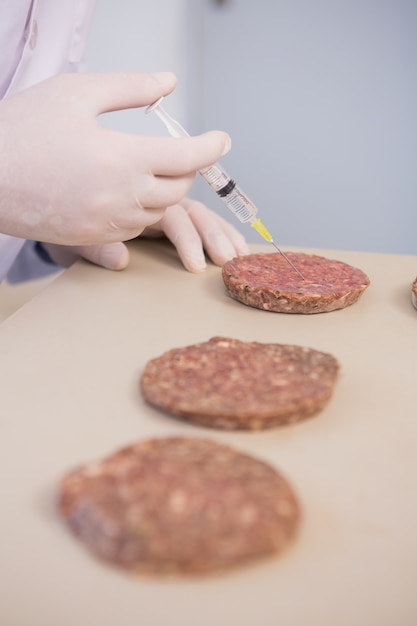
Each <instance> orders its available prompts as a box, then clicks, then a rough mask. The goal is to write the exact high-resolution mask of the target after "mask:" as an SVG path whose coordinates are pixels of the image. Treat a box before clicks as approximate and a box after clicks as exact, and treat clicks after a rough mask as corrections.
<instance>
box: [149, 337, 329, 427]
mask: <svg viewBox="0 0 417 626" xmlns="http://www.w3.org/2000/svg"><path fill="white" fill-rule="evenodd" d="M338 369H339V365H338V362H337V360H336V359H335V358H334V357H333V356H332V355H331V354H327V353H324V352H319V351H317V350H314V349H312V348H303V347H301V346H294V345H283V344H275V343H258V342H255V341H252V342H244V341H239V340H237V339H227V338H223V337H214V338H212V339H210V341H207V342H204V343H198V344H194V345H190V346H186V347H182V348H174V349H172V350H170V351H168V352H166V353H165V354H163V355H162V356H160V357H157V358H155V359H152V360H151V361H149V362H148V364H147V365H146V367H145V370H144V373H143V375H142V378H141V381H140V386H141V391H142V394H143V396H144V398H145V400H146V401H147V402H148V403H149V404H152V405H154V406H156V407H159V408H161V409H163V410H165V411H167V412H168V413H171V414H173V415H177V416H180V417H183V418H185V419H187V420H190V421H192V422H196V423H199V424H202V425H204V426H210V427H212V428H221V429H228V430H233V429H240V430H261V429H265V428H270V427H272V426H277V425H281V424H288V423H292V422H298V421H300V420H303V419H305V418H306V417H309V416H311V415H314V414H315V413H317V412H318V411H320V410H321V409H322V408H323V407H324V405H325V404H326V403H327V401H328V400H329V398H330V396H331V394H332V392H333V388H334V385H335V382H336V379H337V374H338Z"/></svg>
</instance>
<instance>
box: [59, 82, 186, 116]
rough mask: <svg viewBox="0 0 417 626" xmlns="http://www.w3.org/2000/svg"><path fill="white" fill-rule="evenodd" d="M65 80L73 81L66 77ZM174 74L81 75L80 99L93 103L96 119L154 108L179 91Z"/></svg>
mask: <svg viewBox="0 0 417 626" xmlns="http://www.w3.org/2000/svg"><path fill="white" fill-rule="evenodd" d="M64 80H68V81H69V80H71V76H70V75H66V76H65V78H64ZM175 85H176V77H175V74H173V73H171V72H154V73H151V72H106V73H96V74H79V75H77V94H78V97H80V96H81V97H83V98H85V100H84V101H85V102H88V103H90V105H91V112H92V113H93V114H94V115H100V114H101V113H107V112H110V111H118V110H122V109H131V108H134V107H142V106H146V105H149V104H152V103H153V102H155V101H156V100H158V98H160V97H161V96H166V95H167V94H169V93H171V91H172V90H173V89H174V88H175Z"/></svg>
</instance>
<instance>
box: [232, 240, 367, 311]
mask: <svg viewBox="0 0 417 626" xmlns="http://www.w3.org/2000/svg"><path fill="white" fill-rule="evenodd" d="M286 255H287V256H288V258H289V259H290V260H291V262H292V263H294V265H295V266H296V267H297V269H299V270H300V272H301V273H302V274H303V276H304V280H303V279H302V278H300V276H299V275H298V274H297V272H295V271H294V269H293V268H292V267H291V266H290V265H289V264H288V263H287V261H286V260H285V259H284V257H283V256H282V255H281V254H279V253H272V254H248V255H246V256H242V257H236V258H234V259H232V260H231V261H228V262H227V263H225V264H224V265H223V268H222V276H223V281H224V284H225V285H226V288H227V291H228V293H229V294H230V296H231V297H232V298H234V299H235V300H239V302H243V304H247V305H249V306H252V307H255V308H257V309H264V310H266V311H274V312H276V313H324V312H327V311H334V310H335V309H343V308H345V307H347V306H348V305H350V304H353V303H354V302H356V300H357V299H358V298H359V296H360V295H361V294H362V292H363V291H364V290H365V289H366V288H367V287H368V285H369V284H370V281H369V278H368V276H367V275H366V274H364V273H363V272H362V271H361V270H359V269H357V268H355V267H352V266H351V265H348V264H347V263H342V262H341V261H334V260H331V259H326V258H325V257H321V256H317V255H315V254H304V253H299V252H286Z"/></svg>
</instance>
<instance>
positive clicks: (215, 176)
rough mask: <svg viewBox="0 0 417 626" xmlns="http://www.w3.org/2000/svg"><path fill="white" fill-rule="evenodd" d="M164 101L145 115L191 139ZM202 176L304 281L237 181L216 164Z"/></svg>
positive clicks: (149, 108) (179, 135)
mask: <svg viewBox="0 0 417 626" xmlns="http://www.w3.org/2000/svg"><path fill="white" fill-rule="evenodd" d="M163 99H164V97H163V96H162V97H161V98H159V100H157V101H156V102H154V103H153V104H151V105H149V106H148V107H147V108H146V110H145V113H151V112H152V111H153V112H154V113H155V114H156V115H157V116H158V117H159V119H160V120H161V121H162V122H163V123H164V124H165V126H166V128H167V130H168V132H169V134H170V135H171V136H172V137H189V136H190V135H189V133H187V131H186V130H185V128H183V127H182V126H181V124H180V123H179V122H177V121H176V120H174V119H173V118H172V117H171V116H170V115H168V113H167V112H166V111H165V109H163V108H162V106H161V102H162V100H163ZM200 174H201V176H202V177H203V178H204V180H205V181H206V182H207V183H208V184H209V185H210V187H211V188H212V189H214V191H215V192H216V193H217V195H218V196H219V198H221V200H223V202H224V203H225V204H226V206H227V207H228V208H229V209H230V210H231V211H232V213H233V214H234V215H235V216H236V217H237V219H238V220H240V221H241V222H243V223H245V222H249V223H250V225H251V226H252V228H254V229H255V230H256V231H257V232H258V233H259V234H260V235H261V237H263V238H264V239H265V241H268V242H269V243H272V245H273V246H274V248H275V249H276V250H278V252H279V253H280V254H281V255H282V256H283V257H284V259H285V260H286V261H287V263H289V265H291V267H292V268H293V270H294V271H295V272H297V274H299V275H300V276H301V278H302V279H303V280H304V276H303V275H302V273H301V272H300V270H298V269H297V268H296V267H295V265H294V264H293V263H292V261H291V260H290V259H289V258H288V257H287V255H286V254H284V252H283V251H282V250H281V249H280V248H279V247H278V246H277V245H276V243H275V242H274V240H273V239H272V236H271V234H270V233H269V231H268V229H267V228H266V226H265V225H264V224H263V223H262V222H261V220H260V218H259V217H257V213H258V209H257V208H256V206H255V205H254V204H253V202H252V201H251V200H249V198H248V197H247V195H246V194H244V193H243V191H242V190H241V189H240V188H239V187H238V186H237V184H236V183H235V181H234V180H233V179H232V178H231V177H230V176H229V174H227V172H226V171H225V170H224V169H223V167H221V165H220V164H219V163H215V164H214V165H211V166H210V167H206V168H204V169H202V170H200Z"/></svg>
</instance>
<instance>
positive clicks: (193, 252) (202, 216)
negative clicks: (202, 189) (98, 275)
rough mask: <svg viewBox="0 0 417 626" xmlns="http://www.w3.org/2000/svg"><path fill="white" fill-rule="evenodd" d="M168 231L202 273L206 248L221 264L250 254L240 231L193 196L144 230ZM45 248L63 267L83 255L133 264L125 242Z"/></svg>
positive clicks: (115, 266) (114, 264)
mask: <svg viewBox="0 0 417 626" xmlns="http://www.w3.org/2000/svg"><path fill="white" fill-rule="evenodd" d="M164 234H165V235H166V236H167V237H168V239H169V240H170V241H171V242H172V243H173V244H174V246H175V247H176V249H177V252H178V255H179V257H180V259H181V261H182V263H183V265H184V267H185V268H186V269H187V270H189V271H190V272H202V271H204V269H205V268H206V259H205V255H204V250H205V251H206V252H207V254H208V256H209V257H210V258H211V260H212V261H213V263H216V264H217V265H223V264H224V263H226V261H229V260H230V259H232V258H233V257H235V256H237V255H242V254H248V253H249V248H248V245H247V244H246V242H245V239H244V237H243V235H242V234H241V233H240V232H239V231H237V230H236V229H235V228H234V227H233V226H232V225H231V224H229V223H228V222H227V221H226V220H224V219H223V218H222V217H221V216H220V215H217V214H216V213H214V212H213V211H210V210H209V209H208V208H207V207H206V206H205V205H204V204H202V203H201V202H197V201H196V200H191V199H189V198H184V199H183V200H182V201H181V203H179V204H176V205H174V206H170V207H168V208H167V209H166V211H165V212H164V214H163V216H162V218H161V219H160V221H159V222H158V223H157V224H155V225H154V226H151V227H148V228H146V229H145V230H144V231H143V236H144V237H161V236H162V235H164ZM44 247H45V249H46V250H47V252H48V253H49V255H50V256H51V257H52V259H53V260H54V261H55V263H58V264H59V265H62V266H63V267H68V266H69V265H71V264H72V263H74V262H75V261H76V260H77V259H79V258H80V257H82V258H84V259H87V260H88V261H91V262H92V263H95V264H96V265H101V266H102V267H106V268H107V269H111V270H121V269H124V268H125V267H126V266H127V265H128V263H129V253H128V250H127V248H126V246H125V245H124V244H123V243H111V244H99V245H95V246H57V245H53V244H44Z"/></svg>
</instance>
